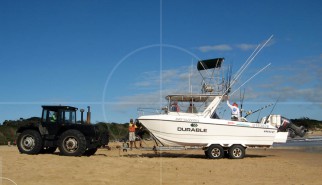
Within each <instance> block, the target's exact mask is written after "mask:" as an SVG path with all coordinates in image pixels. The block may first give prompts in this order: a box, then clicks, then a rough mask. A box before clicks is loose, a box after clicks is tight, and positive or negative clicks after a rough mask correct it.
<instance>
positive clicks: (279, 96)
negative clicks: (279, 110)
mask: <svg viewBox="0 0 322 185" xmlns="http://www.w3.org/2000/svg"><path fill="white" fill-rule="evenodd" d="M280 97H281V96H279V97H278V98H277V100H276V102H275V103H274V106H273V108H272V110H271V112H270V113H269V114H268V116H267V117H266V119H265V122H264V124H266V122H267V120H268V118H269V116H270V115H271V114H272V112H273V110H274V109H275V106H276V104H277V102H278V100H279V99H280Z"/></svg>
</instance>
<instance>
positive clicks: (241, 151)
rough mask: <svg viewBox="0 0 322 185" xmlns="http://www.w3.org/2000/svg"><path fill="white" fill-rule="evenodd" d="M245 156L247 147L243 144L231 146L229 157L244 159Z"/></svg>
mask: <svg viewBox="0 0 322 185" xmlns="http://www.w3.org/2000/svg"><path fill="white" fill-rule="evenodd" d="M244 157H245V148H244V147H243V146H241V145H233V146H231V147H230V148H229V158H231V159H242V158H244Z"/></svg>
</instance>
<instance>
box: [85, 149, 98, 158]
mask: <svg viewBox="0 0 322 185" xmlns="http://www.w3.org/2000/svg"><path fill="white" fill-rule="evenodd" d="M96 151H97V148H91V149H88V150H86V151H85V152H84V154H83V155H85V156H88V157H89V156H91V155H94V154H95V153H96Z"/></svg>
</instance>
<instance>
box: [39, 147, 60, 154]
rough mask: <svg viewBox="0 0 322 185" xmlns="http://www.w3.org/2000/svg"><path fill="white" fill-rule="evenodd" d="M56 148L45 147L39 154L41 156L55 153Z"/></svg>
mask: <svg viewBox="0 0 322 185" xmlns="http://www.w3.org/2000/svg"><path fill="white" fill-rule="evenodd" d="M56 149H57V147H45V148H43V149H41V151H40V153H42V154H53V153H54V152H55V151H56Z"/></svg>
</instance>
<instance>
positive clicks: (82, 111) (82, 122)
mask: <svg viewBox="0 0 322 185" xmlns="http://www.w3.org/2000/svg"><path fill="white" fill-rule="evenodd" d="M80 112H81V124H84V109H81V110H80Z"/></svg>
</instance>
